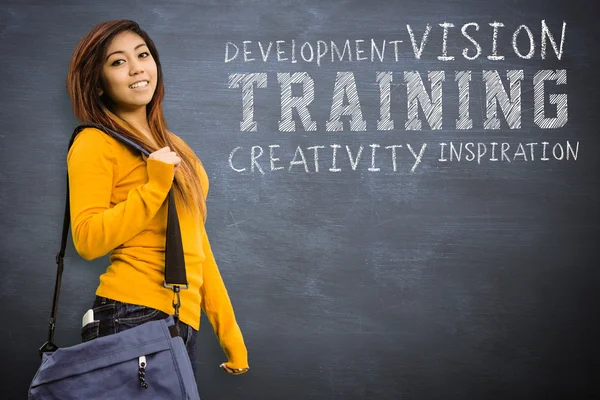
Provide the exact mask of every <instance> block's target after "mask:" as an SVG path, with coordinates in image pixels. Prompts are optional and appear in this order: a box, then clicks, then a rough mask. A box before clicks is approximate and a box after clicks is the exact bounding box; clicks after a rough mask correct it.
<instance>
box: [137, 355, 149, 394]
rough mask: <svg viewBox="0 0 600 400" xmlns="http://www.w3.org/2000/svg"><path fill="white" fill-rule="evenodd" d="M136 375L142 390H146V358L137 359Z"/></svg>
mask: <svg viewBox="0 0 600 400" xmlns="http://www.w3.org/2000/svg"><path fill="white" fill-rule="evenodd" d="M138 364H139V369H138V375H139V377H140V385H141V386H142V387H143V388H144V389H148V384H147V383H146V356H140V357H139V358H138Z"/></svg>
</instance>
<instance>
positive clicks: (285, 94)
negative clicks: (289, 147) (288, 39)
mask: <svg viewBox="0 0 600 400" xmlns="http://www.w3.org/2000/svg"><path fill="white" fill-rule="evenodd" d="M393 77H394V74H393V73H392V72H390V71H386V72H376V73H375V82H376V84H377V85H378V86H379V119H378V120H377V122H376V129H377V130H379V131H386V130H393V129H394V128H395V125H394V120H392V117H391V102H390V99H391V90H392V89H391V87H392V82H393ZM523 79H524V72H523V70H508V71H507V72H506V80H507V81H508V90H507V89H506V88H505V84H504V82H503V80H502V78H501V75H500V73H499V72H498V71H496V70H484V71H483V73H482V85H485V105H486V107H485V118H482V120H483V128H484V129H500V128H501V122H500V118H499V117H498V114H499V113H498V108H500V110H501V111H502V113H503V115H504V118H505V120H506V123H507V124H508V127H509V128H510V129H521V113H522V110H521V108H522V107H521V92H522V90H521V82H522V81H523ZM427 80H428V81H429V82H430V88H429V91H430V92H431V94H429V93H428V90H427V89H426V88H425V84H424V82H423V77H422V76H421V74H420V73H419V72H417V71H405V72H404V74H403V82H404V84H405V85H406V96H407V120H406V121H405V123H404V128H405V129H406V130H417V131H418V130H421V129H422V126H423V121H421V119H420V118H419V107H420V108H421V109H422V111H423V114H424V115H425V119H426V122H427V124H428V125H429V127H430V128H431V129H442V120H443V118H442V115H443V113H442V111H443V107H442V105H443V103H444V102H443V101H442V100H443V82H444V81H445V80H446V73H445V72H444V71H429V72H428V74H427ZM454 81H455V82H456V83H455V84H456V85H457V87H458V96H456V95H453V96H450V99H451V100H454V101H456V102H457V103H458V104H457V105H456V108H457V109H458V118H457V119H456V120H455V127H456V129H473V120H472V119H471V116H470V96H469V95H470V83H471V71H468V70H466V71H457V72H455V73H454ZM277 82H278V84H279V87H280V94H281V102H280V106H281V119H280V120H279V131H280V132H293V131H295V130H296V125H297V124H296V121H295V120H294V119H293V118H292V111H293V110H294V109H295V110H296V112H297V114H298V116H299V119H300V122H301V124H302V127H303V128H304V130H305V131H317V129H318V127H317V122H316V121H315V120H314V119H313V118H312V115H311V113H310V110H309V106H310V105H311V103H312V102H313V100H314V99H315V83H314V80H313V78H312V77H311V76H310V75H309V74H308V73H307V72H295V73H284V72H279V73H277ZM551 83H554V84H555V85H566V83H567V71H566V70H565V69H560V70H540V71H537V72H536V73H535V74H534V75H533V91H532V93H530V94H529V95H530V96H532V98H533V109H532V110H530V111H532V112H533V121H534V123H535V124H536V125H537V126H538V127H540V128H542V129H557V128H561V127H563V126H564V125H565V124H566V123H567V120H568V107H567V104H568V103H567V94H566V93H560V94H555V93H551V94H549V96H548V97H549V100H548V102H549V103H550V104H551V105H552V107H550V108H551V109H552V110H551V112H552V113H553V114H555V115H552V116H548V113H549V111H550V110H547V109H546V108H547V104H546V101H545V98H546V96H545V86H546V85H549V84H551ZM293 84H295V85H299V86H301V88H302V91H301V92H302V94H301V95H299V96H292V85H293ZM266 87H267V74H266V73H233V74H230V75H229V88H230V89H235V88H241V92H242V96H241V97H242V102H241V103H242V120H241V121H240V130H241V131H249V132H252V131H256V130H257V128H258V124H257V122H256V121H255V120H254V99H255V90H261V89H264V88H266ZM345 100H347V101H345ZM481 108H482V107H480V109H481ZM554 110H555V111H554ZM344 116H347V117H349V119H350V130H351V131H366V130H367V122H366V121H365V119H364V118H363V112H362V105H361V101H360V98H359V95H358V90H357V86H356V81H355V78H354V73H353V72H338V73H337V74H336V77H335V84H334V87H333V97H332V101H331V107H330V114H329V119H328V120H327V121H326V122H325V131H327V132H336V131H342V130H343V129H344V124H343V121H342V117H344Z"/></svg>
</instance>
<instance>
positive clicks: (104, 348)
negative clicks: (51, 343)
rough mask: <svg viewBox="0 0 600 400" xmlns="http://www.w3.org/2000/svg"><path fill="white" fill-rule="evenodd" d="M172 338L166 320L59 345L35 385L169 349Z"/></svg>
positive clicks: (48, 359)
mask: <svg viewBox="0 0 600 400" xmlns="http://www.w3.org/2000/svg"><path fill="white" fill-rule="evenodd" d="M175 339H177V337H176V338H175ZM172 340H173V338H171V335H170V333H169V329H168V328H167V321H166V320H164V319H163V320H158V321H151V322H146V323H144V324H142V325H139V326H136V327H134V328H131V329H128V330H126V331H123V332H120V333H117V334H113V335H108V336H103V337H100V338H97V339H94V340H90V341H89V342H85V343H80V344H77V345H75V346H71V347H66V348H59V349H58V350H56V351H55V352H54V353H52V354H51V355H49V356H48V357H46V358H45V359H44V361H43V362H42V364H41V365H40V368H39V370H38V372H37V374H36V376H35V377H34V379H33V381H32V383H31V387H32V388H33V387H35V386H39V385H42V384H45V383H48V382H52V381H56V380H59V379H64V378H67V377H69V376H75V375H80V374H85V373H87V372H90V371H93V370H96V369H98V368H105V367H108V366H110V365H114V364H119V363H122V362H125V361H128V360H132V359H137V358H138V357H140V356H143V355H148V354H152V353H157V352H159V351H164V350H169V349H170V348H171V341H172Z"/></svg>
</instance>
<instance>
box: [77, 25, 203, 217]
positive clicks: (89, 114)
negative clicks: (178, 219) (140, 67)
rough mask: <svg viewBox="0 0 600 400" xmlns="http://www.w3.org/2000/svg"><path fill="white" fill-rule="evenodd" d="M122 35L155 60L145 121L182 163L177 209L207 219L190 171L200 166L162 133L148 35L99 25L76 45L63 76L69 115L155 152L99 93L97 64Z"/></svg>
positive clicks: (160, 95)
mask: <svg viewBox="0 0 600 400" xmlns="http://www.w3.org/2000/svg"><path fill="white" fill-rule="evenodd" d="M126 31H131V32H134V33H136V34H138V35H139V36H140V37H141V38H142V39H143V40H144V41H145V42H146V45H147V46H148V49H149V50H150V53H151V54H152V57H153V58H154V61H155V62H156V68H157V82H156V90H155V92H154V95H153V97H152V100H151V101H150V103H149V104H148V105H147V106H146V117H147V118H148V124H149V125H150V131H151V133H152V136H153V137H154V140H155V141H156V142H157V144H158V146H159V148H160V147H165V146H169V147H170V148H171V150H172V151H175V152H176V153H177V155H178V156H179V157H180V158H181V164H180V165H179V168H178V170H177V173H176V174H175V180H174V182H173V187H174V190H175V200H176V203H177V206H178V209H181V207H180V205H182V206H183V207H184V208H185V209H186V210H187V211H188V212H191V213H192V214H194V215H197V214H196V213H197V211H198V206H200V207H199V208H200V210H201V211H202V216H203V219H204V220H206V202H205V199H204V198H205V196H204V191H203V188H202V185H201V183H200V178H199V176H198V174H197V173H196V170H195V168H194V165H195V163H196V162H200V160H199V159H198V157H197V156H196V155H195V153H194V151H193V150H192V149H191V148H190V147H189V146H187V145H186V144H185V142H184V141H183V140H181V139H179V138H177V137H176V136H175V135H174V134H172V133H171V132H169V131H168V129H167V123H166V121H165V117H164V114H163V108H162V101H163V99H164V97H165V88H164V84H163V74H162V68H161V64H160V59H159V56H158V51H157V49H156V46H155V45H154V42H153V41H152V39H150V36H148V34H147V33H146V32H145V31H144V30H143V29H141V28H140V26H139V25H138V24H137V23H136V22H134V21H131V20H127V19H121V20H113V21H106V22H102V23H99V24H97V25H96V26H94V27H93V28H92V30H91V31H90V32H89V33H88V34H87V35H85V36H84V37H83V38H82V39H81V40H80V41H79V43H78V44H77V47H76V48H75V51H74V52H73V56H72V58H71V62H70V63H69V70H68V73H67V92H68V93H69V97H70V98H71V103H72V105H73V113H74V114H75V117H76V118H77V119H78V120H79V121H81V122H82V123H84V124H85V123H94V124H100V125H103V126H107V127H109V128H111V129H113V130H116V131H118V132H119V133H121V134H123V136H126V137H127V138H129V139H131V140H132V141H134V142H136V143H138V144H139V145H140V146H142V147H144V148H145V149H146V150H148V151H149V152H151V153H152V152H154V151H156V150H158V148H154V146H153V145H152V144H151V143H150V142H149V141H148V140H147V138H146V136H145V135H144V134H143V133H142V132H140V131H139V130H137V129H135V128H134V127H133V126H131V124H129V123H127V122H126V121H125V120H123V119H122V118H120V117H119V116H118V115H116V114H115V113H114V112H113V110H114V109H113V106H112V102H111V101H110V99H109V98H108V96H106V95H104V96H101V95H100V94H99V93H98V88H99V87H100V84H101V81H100V75H101V71H102V65H103V61H104V58H105V57H106V52H107V49H108V46H109V45H110V43H111V41H112V39H113V38H114V37H115V36H116V35H117V34H119V33H121V32H126ZM200 165H201V164H200Z"/></svg>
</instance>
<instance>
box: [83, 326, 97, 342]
mask: <svg viewBox="0 0 600 400" xmlns="http://www.w3.org/2000/svg"><path fill="white" fill-rule="evenodd" d="M99 334H100V321H92V322H90V323H88V324H86V325H85V326H84V327H83V328H81V342H82V343H85V342H88V341H90V340H93V339H96V338H97V337H98V335H99Z"/></svg>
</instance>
